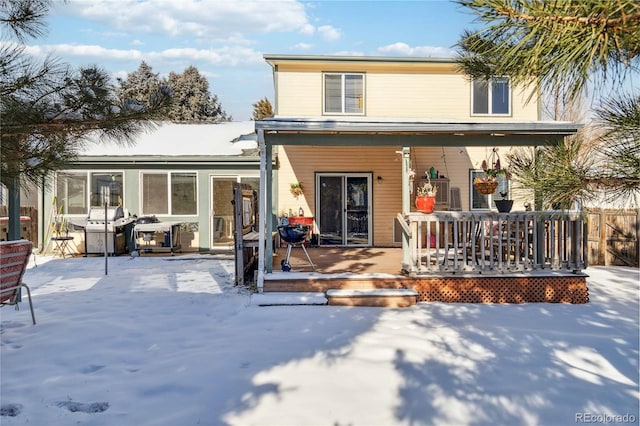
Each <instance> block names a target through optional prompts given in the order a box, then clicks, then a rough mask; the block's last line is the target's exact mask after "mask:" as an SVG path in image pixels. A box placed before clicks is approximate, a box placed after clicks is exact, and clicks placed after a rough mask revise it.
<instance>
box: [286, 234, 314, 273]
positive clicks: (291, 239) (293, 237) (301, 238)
mask: <svg viewBox="0 0 640 426" xmlns="http://www.w3.org/2000/svg"><path fill="white" fill-rule="evenodd" d="M310 229H311V228H310V227H309V226H304V225H299V224H298V225H280V226H278V233H279V234H280V238H282V240H283V241H284V242H286V243H287V255H286V257H285V258H284V259H282V260H281V261H280V266H282V270H283V271H284V272H289V271H291V264H290V263H289V258H290V257H291V249H292V248H293V247H294V246H296V247H302V250H304V254H305V255H306V256H307V260H309V265H311V268H313V270H314V271H315V270H316V267H315V265H314V264H313V262H312V261H311V258H310V257H309V253H308V252H307V249H306V248H305V246H304V243H305V241H306V239H307V236H308V235H309V230H310Z"/></svg>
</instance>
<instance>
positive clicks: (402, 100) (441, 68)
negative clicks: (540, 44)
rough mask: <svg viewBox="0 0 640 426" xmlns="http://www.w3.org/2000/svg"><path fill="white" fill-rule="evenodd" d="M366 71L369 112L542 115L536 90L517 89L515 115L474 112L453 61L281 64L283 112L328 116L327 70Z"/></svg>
mask: <svg viewBox="0 0 640 426" xmlns="http://www.w3.org/2000/svg"><path fill="white" fill-rule="evenodd" d="M323 72H363V73H365V90H366V92H365V116H369V117H416V118H429V119H433V118H440V119H453V120H473V121H481V122H486V121H489V122H490V121H505V120H517V121H529V120H537V119H538V105H537V102H536V100H535V99H533V100H532V101H531V102H529V103H528V104H527V103H526V98H527V96H528V94H529V93H530V91H523V90H521V89H513V90H512V102H511V103H512V108H511V110H512V115H511V116H472V115H471V85H470V82H469V80H468V79H467V78H466V77H465V76H463V75H461V74H459V73H456V72H455V67H454V66H452V65H450V64H396V65H395V66H393V65H392V64H389V63H383V64H379V63H345V64H339V63H332V62H327V63H308V64H302V63H295V64H284V65H279V66H278V71H277V72H276V74H275V75H276V88H277V92H278V94H277V105H276V106H277V115H280V116H296V117H305V116H307V117H309V116H321V115H322V73H323Z"/></svg>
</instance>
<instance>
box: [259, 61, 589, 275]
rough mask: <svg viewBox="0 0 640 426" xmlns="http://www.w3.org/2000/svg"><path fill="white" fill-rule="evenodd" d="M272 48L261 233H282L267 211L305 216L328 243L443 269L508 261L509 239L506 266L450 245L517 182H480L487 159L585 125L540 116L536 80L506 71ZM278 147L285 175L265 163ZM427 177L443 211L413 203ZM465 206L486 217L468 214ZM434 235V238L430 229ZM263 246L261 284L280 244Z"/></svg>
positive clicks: (418, 267) (262, 136)
mask: <svg viewBox="0 0 640 426" xmlns="http://www.w3.org/2000/svg"><path fill="white" fill-rule="evenodd" d="M264 58H265V60H266V61H267V63H268V64H269V65H270V66H271V67H272V70H273V81H274V85H275V113H276V115H275V117H274V118H271V119H265V120H261V121H258V122H256V131H257V134H258V144H259V147H260V150H261V157H262V168H261V170H262V176H261V185H262V186H261V188H262V191H261V195H262V197H261V203H260V208H261V214H260V217H261V218H262V222H261V224H262V227H261V229H260V231H261V234H262V238H263V241H266V240H267V235H269V233H271V232H274V231H275V225H274V223H275V222H276V221H274V220H269V219H272V218H273V216H276V217H278V218H280V217H282V216H283V215H286V216H298V215H299V214H302V216H303V219H304V220H303V221H302V222H304V223H310V224H312V226H313V234H314V238H315V240H314V242H316V241H317V244H318V246H319V247H320V248H321V249H322V248H323V247H325V248H326V247H342V248H358V247H371V248H379V247H380V248H382V247H386V248H393V247H398V248H400V247H402V251H403V255H402V270H404V271H405V272H409V273H410V275H416V274H417V275H420V274H422V273H424V272H433V271H436V270H437V271H451V272H456V271H457V272H462V271H466V272H477V273H481V272H485V273H486V272H488V271H489V270H491V271H498V270H500V271H502V272H504V271H505V270H506V269H505V268H504V266H505V264H507V263H509V264H511V263H512V260H513V258H514V257H516V256H514V255H513V254H509V253H507V250H505V249H506V248H507V245H508V244H507V242H505V243H504V246H505V247H502V245H501V244H502V243H501V242H500V247H497V246H496V248H495V251H496V253H498V251H499V252H500V253H504V254H501V256H502V257H501V258H500V259H501V260H500V265H499V266H498V264H497V263H495V264H494V263H493V262H494V260H495V259H493V260H491V261H490V264H489V266H488V267H485V265H481V266H477V265H475V264H474V263H473V262H475V261H477V257H476V259H475V260H474V261H472V262H471V263H470V262H469V260H468V259H467V256H465V258H464V259H463V258H462V257H460V258H459V259H457V258H456V257H455V256H454V259H453V263H454V264H455V267H450V265H449V264H450V261H451V259H450V257H451V253H452V252H453V251H455V250H458V249H459V246H460V241H458V238H457V236H458V235H459V236H460V240H462V238H463V235H462V231H461V229H462V225H461V224H462V222H465V223H466V221H469V220H471V221H473V222H474V223H479V220H477V218H478V217H479V216H477V215H478V214H486V215H489V216H487V217H491V215H494V214H495V213H494V212H493V211H494V210H495V207H494V206H493V202H492V201H493V199H495V198H496V194H497V193H498V192H507V193H509V192H510V191H511V188H510V185H509V182H508V181H506V180H502V181H501V182H500V185H499V187H498V188H497V189H496V190H495V193H493V194H486V195H485V194H480V193H478V192H477V191H476V190H475V189H474V187H473V185H472V182H473V180H474V178H475V177H478V176H482V175H483V173H484V172H483V170H482V168H481V165H482V162H483V161H486V160H487V159H489V158H495V157H492V154H494V156H495V154H497V155H499V156H500V158H501V161H502V165H503V166H507V165H508V154H509V151H510V149H511V147H516V146H542V145H547V144H556V143H561V142H562V141H563V139H564V137H566V136H568V135H571V134H574V133H575V132H576V131H577V130H578V128H579V127H580V125H578V124H575V123H568V122H552V121H542V120H540V107H539V100H538V99H537V97H536V96H535V94H534V96H531V90H534V89H535V88H532V87H527V88H523V87H513V86H512V84H511V82H510V80H509V78H507V77H501V76H497V77H495V78H492V79H491V80H489V81H487V80H483V81H473V80H470V79H469V78H468V77H467V76H465V75H463V74H462V73H461V72H460V71H459V70H458V68H457V66H456V63H455V62H454V61H452V60H451V59H434V58H389V57H356V56H296V55H265V56H264ZM274 153H276V154H277V158H278V162H277V172H276V173H274V171H273V170H272V168H271V162H270V161H267V159H268V158H271V155H272V154H274ZM427 176H430V178H431V181H432V183H434V184H435V185H436V186H437V187H438V188H439V191H438V194H437V205H436V212H435V213H434V214H433V215H424V214H420V213H415V208H414V204H413V199H414V197H415V188H416V186H417V185H420V184H421V183H422V182H423V181H425V180H426V179H427ZM292 185H293V186H301V187H302V194H299V192H296V193H294V191H292ZM271 188H273V191H270V190H267V189H271ZM511 195H512V194H510V196H511ZM513 198H515V199H516V204H515V206H514V210H516V211H521V210H523V208H524V203H525V202H529V203H530V204H531V205H534V200H533V194H526V193H522V194H519V197H515V194H513ZM267 212H269V213H270V214H266V213H267ZM463 213H469V214H475V215H476V216H469V218H471V219H464V220H461V219H460V218H459V215H461V214H463ZM497 220H498V219H496V221H497ZM500 220H504V221H506V220H507V216H503V217H501V219H500ZM296 221H297V222H300V221H301V220H300V219H297V220H296ZM427 221H431V223H429V224H427ZM524 222H525V221H523V220H520V221H518V222H517V224H523V223H524ZM526 222H527V224H530V223H531V221H530V220H527V221H526ZM483 223H484V221H483ZM505 223H506V222H505ZM514 223H516V222H515V221H513V223H512V222H508V223H507V224H508V225H512V224H514ZM423 225H424V226H423ZM445 225H446V226H445ZM458 225H460V228H458ZM501 225H504V223H501ZM475 226H476V227H477V224H476V225H475ZM483 226H485V225H483ZM531 226H532V228H531V230H528V231H527V233H526V235H525V236H523V237H522V238H524V239H525V240H527V241H524V242H523V241H520V240H518V241H517V244H518V245H524V244H525V243H526V245H527V246H528V247H529V246H531V245H532V244H531V243H530V242H529V241H528V238H529V236H530V235H533V231H534V230H533V225H531ZM445 229H446V231H445ZM412 230H413V231H412ZM474 232H476V234H478V232H477V230H476V231H474ZM536 232H538V230H537V228H536ZM418 233H419V235H418ZM425 233H426V234H428V235H429V237H430V238H428V239H425V235H424V234H425ZM432 233H433V234H434V237H437V238H434V237H431V235H430V234H432ZM454 234H456V235H457V236H456V237H454V236H453V235H454ZM468 234H469V232H467V235H468ZM483 235H484V232H483ZM520 235H523V234H522V233H521V232H520ZM525 237H526V238H525ZM483 238H484V237H483ZM518 238H520V237H518ZM531 238H532V239H533V237H531ZM536 238H538V237H537V236H536ZM541 238H542V237H540V239H541ZM487 239H489V237H487ZM425 240H427V241H425ZM434 240H436V241H435V242H433V241H434ZM505 241H506V240H505ZM539 243H541V242H539V241H536V244H539ZM509 244H510V243H509ZM434 245H435V246H436V247H434ZM424 246H426V248H427V249H428V250H423V248H424ZM454 246H455V247H454ZM511 246H512V245H511ZM434 248H435V249H436V250H438V251H442V253H439V252H436V253H435V259H437V260H436V261H435V262H434V261H433V259H431V260H430V261H427V263H426V264H425V261H424V259H422V258H423V257H424V254H425V253H426V256H427V257H428V258H430V257H431V256H430V254H433V253H432V252H433V249H434ZM454 248H455V250H453V249H454ZM260 249H261V250H263V251H264V253H262V254H261V255H260V256H259V266H258V269H259V271H258V277H259V279H258V286H259V288H263V287H264V282H265V279H273V274H275V272H276V271H275V270H277V269H278V268H277V265H276V266H273V265H272V264H271V262H270V261H268V259H269V260H270V259H271V258H272V250H273V249H272V246H271V245H270V244H265V245H263V246H261V248H260ZM450 249H451V250H450ZM474 250H475V249H474ZM478 250H480V249H479V248H478ZM458 251H459V250H458ZM464 251H468V250H464ZM491 251H492V253H493V248H492V249H491ZM529 251H531V252H532V253H533V251H534V250H533V249H531V250H529ZM574 251H576V250H574ZM445 252H446V253H445ZM536 255H537V257H538V258H537V259H534V260H531V259H529V260H531V262H532V264H533V266H532V268H531V269H532V270H533V269H535V270H537V269H539V268H540V267H543V266H544V264H545V261H546V260H544V259H543V260H540V259H541V256H540V254H539V253H536ZM531 256H533V254H530V255H529V258H531ZM447 257H449V259H447ZM518 257H521V256H520V255H519V256H518ZM547 260H548V259H547ZM552 260H553V259H552ZM574 260H575V259H574ZM458 261H459V262H458ZM495 261H496V262H497V260H495ZM483 262H484V259H483ZM535 262H537V263H535ZM503 263H504V264H503ZM443 265H444V266H443ZM461 265H462V266H464V267H465V268H466V269H465V268H461V267H460V266H461ZM536 265H537V266H536ZM518 269H519V270H522V269H523V268H520V267H518ZM575 269H579V268H575ZM276 275H277V276H281V275H282V274H281V273H280V274H276Z"/></svg>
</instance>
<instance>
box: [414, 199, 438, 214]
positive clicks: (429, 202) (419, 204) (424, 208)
mask: <svg viewBox="0 0 640 426" xmlns="http://www.w3.org/2000/svg"><path fill="white" fill-rule="evenodd" d="M435 205H436V197H432V196H429V195H418V196H416V209H418V211H419V212H422V213H433V207H434V206H435Z"/></svg>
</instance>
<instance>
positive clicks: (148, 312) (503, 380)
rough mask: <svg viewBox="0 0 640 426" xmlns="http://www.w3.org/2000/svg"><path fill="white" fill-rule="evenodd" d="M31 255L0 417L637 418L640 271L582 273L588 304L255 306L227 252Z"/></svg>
mask: <svg viewBox="0 0 640 426" xmlns="http://www.w3.org/2000/svg"><path fill="white" fill-rule="evenodd" d="M36 261H37V263H38V265H37V267H34V265H33V264H32V265H31V268H30V269H29V270H28V271H27V273H26V276H25V281H26V282H27V283H28V284H29V286H30V287H31V289H32V293H33V297H34V306H35V314H36V320H37V321H38V324H37V325H35V326H33V325H31V317H30V315H29V313H28V304H27V303H26V302H23V303H22V304H21V310H20V311H15V310H14V309H13V308H12V307H5V308H3V309H2V310H1V311H0V314H1V315H2V330H1V348H0V350H1V367H2V377H1V383H0V384H1V399H2V408H1V411H2V416H1V417H0V423H1V424H2V425H32V426H33V425H36V426H40V425H42V426H45V425H46V426H58V425H60V426H64V425H69V424H80V425H136V426H137V425H168V426H178V425H197V424H200V425H227V424H228V425H368V426H369V425H423V424H424V425H447V424H448V425H467V424H469V425H471V424H473V425H476V424H487V425H489V424H491V425H516V424H531V425H533V424H542V425H557V424H574V423H576V422H577V423H581V422H585V423H586V422H591V423H592V422H593V420H600V421H601V422H602V423H612V422H613V421H615V420H620V421H621V422H622V421H624V420H625V419H626V420H627V421H630V422H631V423H636V424H637V423H638V419H639V417H640V416H639V413H638V406H639V402H640V399H639V391H638V384H639V377H638V375H639V373H638V371H639V365H638V361H639V350H638V348H639V337H638V336H639V331H640V330H639V327H638V322H639V319H638V318H639V309H638V307H639V300H638V297H639V296H638V295H639V291H638V290H639V288H638V287H639V275H638V270H637V269H630V268H589V269H588V270H587V271H586V272H587V273H588V274H589V275H590V278H589V279H588V285H589V290H590V295H591V302H590V303H589V304H587V305H564V304H563V305H553V304H525V305H470V304H449V305H447V304H442V303H430V304H419V305H416V306H414V307H411V308H408V309H400V310H395V309H384V308H348V307H333V306H303V307H292V306H274V307H258V306H255V305H254V304H252V303H251V295H250V293H249V292H248V291H246V290H243V289H239V288H236V287H234V286H233V258H230V257H220V256H208V255H192V256H180V257H172V258H171V257H144V256H143V257H139V258H135V259H130V258H128V257H125V256H120V257H112V258H109V274H108V275H107V276H105V274H104V258H101V257H88V258H73V259H65V260H61V259H50V258H44V257H40V256H38V257H37V259H36ZM617 416H619V417H617ZM624 416H626V417H624Z"/></svg>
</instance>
